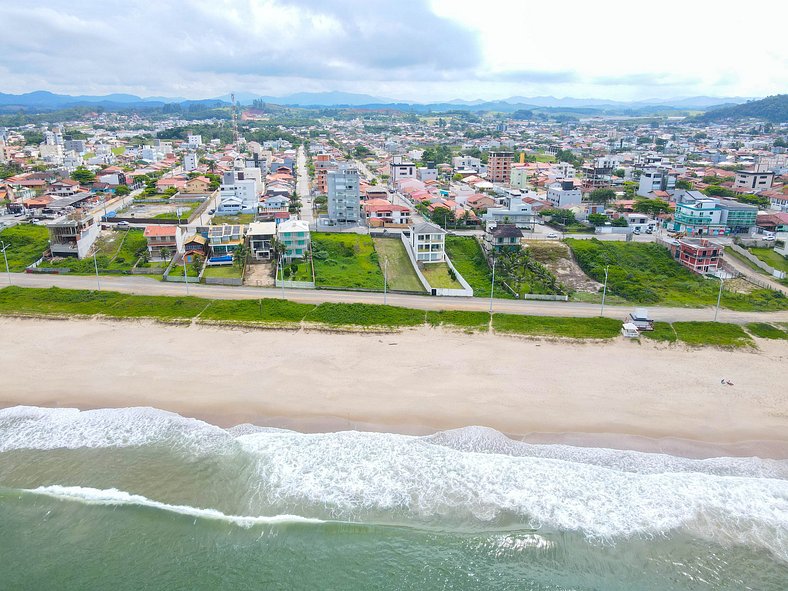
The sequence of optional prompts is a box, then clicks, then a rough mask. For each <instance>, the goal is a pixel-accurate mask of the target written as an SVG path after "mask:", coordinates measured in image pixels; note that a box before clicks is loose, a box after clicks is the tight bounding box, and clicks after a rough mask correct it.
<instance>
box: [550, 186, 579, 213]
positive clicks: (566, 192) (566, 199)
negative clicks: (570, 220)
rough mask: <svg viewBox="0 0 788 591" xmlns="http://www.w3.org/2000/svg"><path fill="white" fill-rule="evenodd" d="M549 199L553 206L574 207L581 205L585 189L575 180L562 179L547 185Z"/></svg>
mask: <svg viewBox="0 0 788 591" xmlns="http://www.w3.org/2000/svg"><path fill="white" fill-rule="evenodd" d="M547 200H548V201H549V202H550V205H552V206H553V207H573V206H575V205H580V202H581V201H582V200H583V191H582V190H581V189H580V188H579V187H575V183H574V182H573V181H561V182H560V183H553V184H552V185H550V186H549V187H547Z"/></svg>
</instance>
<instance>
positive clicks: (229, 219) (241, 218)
mask: <svg viewBox="0 0 788 591" xmlns="http://www.w3.org/2000/svg"><path fill="white" fill-rule="evenodd" d="M253 221H254V214H253V213H239V214H238V215H215V216H213V218H211V223H212V224H213V225H214V226H221V225H222V224H231V225H238V224H251V223H252V222H253Z"/></svg>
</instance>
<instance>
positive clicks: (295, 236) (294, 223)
mask: <svg viewBox="0 0 788 591" xmlns="http://www.w3.org/2000/svg"><path fill="white" fill-rule="evenodd" d="M276 237H277V238H278V239H279V240H280V241H282V243H283V244H284V245H285V252H284V254H283V255H282V256H283V257H284V259H285V261H290V260H293V259H302V258H304V257H305V256H306V254H307V252H309V245H310V244H311V238H310V234H309V223H308V222H305V221H303V220H287V221H284V222H282V223H280V224H277V226H276Z"/></svg>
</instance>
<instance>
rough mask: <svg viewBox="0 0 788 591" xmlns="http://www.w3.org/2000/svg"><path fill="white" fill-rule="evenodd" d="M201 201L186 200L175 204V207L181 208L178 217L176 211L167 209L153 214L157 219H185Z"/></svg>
mask: <svg viewBox="0 0 788 591" xmlns="http://www.w3.org/2000/svg"><path fill="white" fill-rule="evenodd" d="M200 205H202V203H201V202H200V201H188V202H186V203H179V204H177V208H178V209H180V210H181V215H180V217H179V216H178V212H177V211H167V212H165V213H159V214H157V215H155V216H153V218H154V219H157V220H181V221H186V220H188V219H189V217H190V216H191V215H192V214H193V213H194V211H195V210H196V209H197V208H198V207H200Z"/></svg>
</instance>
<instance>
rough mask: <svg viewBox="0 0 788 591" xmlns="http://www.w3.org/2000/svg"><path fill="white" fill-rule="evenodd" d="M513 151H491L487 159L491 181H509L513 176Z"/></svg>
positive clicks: (488, 175) (489, 179) (488, 177)
mask: <svg viewBox="0 0 788 591" xmlns="http://www.w3.org/2000/svg"><path fill="white" fill-rule="evenodd" d="M513 157H514V154H513V153H512V152H498V151H496V152H490V157H489V160H488V161H487V180H488V181H490V182H491V183H507V184H508V183H509V181H510V180H511V178H512V158H513Z"/></svg>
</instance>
